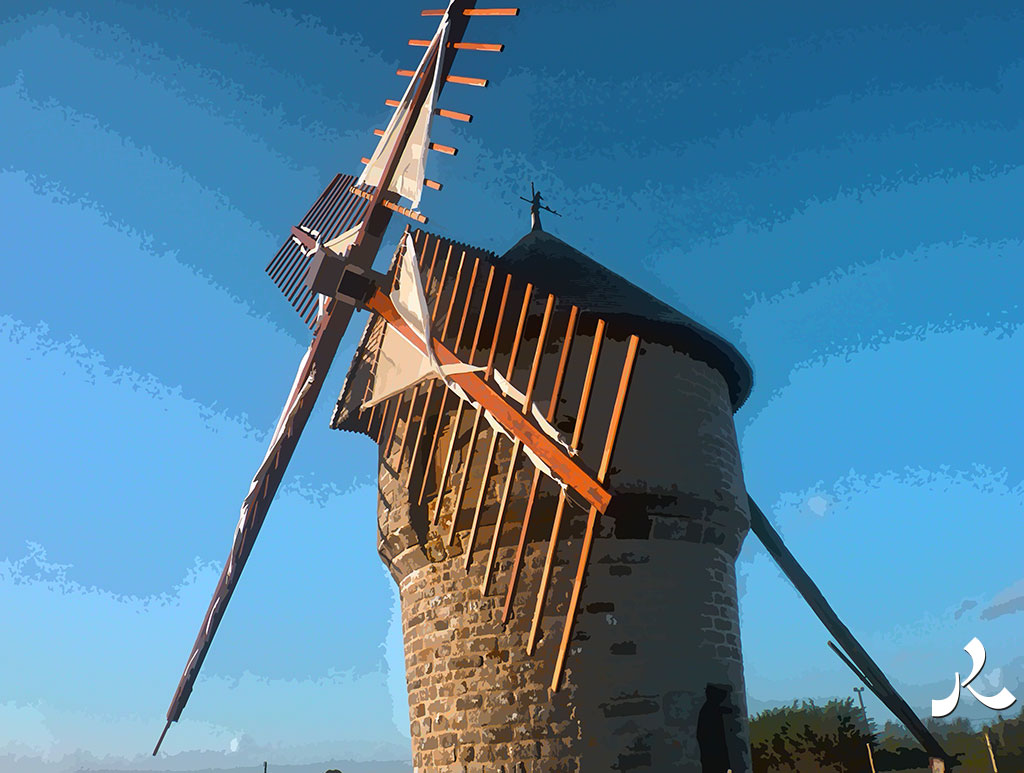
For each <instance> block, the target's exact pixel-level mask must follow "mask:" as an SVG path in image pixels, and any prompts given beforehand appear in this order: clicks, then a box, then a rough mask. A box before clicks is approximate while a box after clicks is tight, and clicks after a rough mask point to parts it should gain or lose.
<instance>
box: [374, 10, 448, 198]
mask: <svg viewBox="0 0 1024 773" xmlns="http://www.w3.org/2000/svg"><path fill="white" fill-rule="evenodd" d="M448 5H449V7H451V3H449V4H448ZM450 27H451V20H450V19H449V16H448V11H447V10H446V11H445V15H444V20H443V21H442V22H441V24H440V26H439V27H438V28H437V32H436V33H434V38H433V40H431V41H430V45H429V46H428V47H427V50H426V53H424V54H423V59H422V60H421V61H420V64H419V67H417V68H416V72H415V73H414V74H413V76H412V78H410V79H409V85H408V87H407V88H406V89H405V95H404V96H403V97H402V101H401V102H399V103H398V107H396V108H395V112H394V115H392V116H391V121H390V122H388V127H387V129H385V130H384V135H383V136H382V137H381V138H380V142H378V143H377V148H376V150H374V151H373V155H372V156H370V163H368V164H367V165H366V167H365V168H364V169H363V173H362V174H361V175H359V183H360V184H366V185H379V184H380V178H381V175H383V174H384V167H385V166H386V165H387V162H388V157H389V156H390V155H391V151H392V149H393V148H394V146H395V143H396V142H397V141H398V139H399V135H400V132H399V129H400V128H401V126H402V122H403V121H404V119H405V117H406V116H407V115H408V114H409V112H410V110H412V101H413V95H414V94H415V93H416V86H417V84H418V83H419V79H420V77H421V76H422V77H429V78H431V83H430V90H429V91H428V92H427V98H426V99H425V100H424V101H423V105H422V106H421V107H420V111H419V113H418V114H417V116H416V118H415V123H414V124H413V129H412V134H411V135H410V136H409V140H408V142H406V145H405V149H404V150H403V151H402V156H401V158H400V159H399V161H398V168H397V169H396V170H395V174H394V177H392V179H391V184H390V186H389V188H388V189H389V190H391V191H394V192H395V193H397V194H398V195H399V196H404V197H405V198H407V199H408V200H409V201H410V202H411V204H410V206H411V207H412V209H416V208H417V207H419V205H420V195H421V194H422V193H423V178H424V177H425V176H426V171H427V148H428V147H429V146H430V124H431V121H432V119H433V117H434V109H435V107H436V105H437V95H438V93H440V91H441V73H442V71H443V68H444V58H445V50H446V49H447V47H448V30H449V28H450ZM434 51H436V52H437V55H436V56H435V57H434V59H433V64H434V66H433V72H429V73H428V72H426V71H425V70H426V67H427V64H428V63H429V62H430V59H431V53H432V52H434Z"/></svg>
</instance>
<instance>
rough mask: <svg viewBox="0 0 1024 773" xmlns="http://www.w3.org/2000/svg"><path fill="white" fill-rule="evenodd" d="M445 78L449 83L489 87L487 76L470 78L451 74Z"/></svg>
mask: <svg viewBox="0 0 1024 773" xmlns="http://www.w3.org/2000/svg"><path fill="white" fill-rule="evenodd" d="M445 80H446V81H447V82H448V83H461V84H462V85H463V86H479V87H480V88H487V78H470V77H467V76H465V75H449V76H448V77H447V78H445Z"/></svg>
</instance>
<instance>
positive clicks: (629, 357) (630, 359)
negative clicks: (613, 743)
mask: <svg viewBox="0 0 1024 773" xmlns="http://www.w3.org/2000/svg"><path fill="white" fill-rule="evenodd" d="M639 346H640V338H639V337H637V336H635V335H634V336H630V338H629V348H628V349H627V350H626V364H625V365H623V366H622V377H621V378H620V379H619V391H618V394H616V395H615V406H614V407H613V408H612V418H611V421H610V422H609V423H608V434H607V435H606V436H605V441H604V455H603V456H602V458H601V469H600V470H598V473H597V479H598V481H600V482H601V483H604V482H605V478H607V476H608V468H609V467H610V466H611V461H612V450H613V449H614V448H615V437H616V435H618V433H619V422H620V421H621V419H622V410H623V408H624V407H625V405H626V392H627V391H628V389H629V380H630V378H631V377H632V375H633V365H634V364H635V362H636V352H637V349H638V348H639ZM597 516H598V512H597V508H596V507H594V506H591V508H590V513H589V514H588V515H587V530H586V531H585V532H584V534H583V548H582V550H581V551H580V562H579V565H578V566H577V567H576V579H575V580H573V584H572V596H571V597H570V598H569V611H568V612H566V613H565V626H564V627H563V628H562V643H561V644H560V645H559V647H558V656H557V657H556V658H555V673H554V674H553V675H552V676H551V691H552V692H555V691H556V690H558V686H559V683H560V682H561V681H562V671H563V670H564V669H565V658H566V656H567V655H568V654H569V642H570V640H571V639H572V629H573V626H574V625H575V623H576V610H577V609H578V608H579V603H580V594H581V593H583V580H584V578H585V577H586V573H587V563H588V562H589V560H590V548H591V546H592V545H593V542H594V531H595V529H596V527H597Z"/></svg>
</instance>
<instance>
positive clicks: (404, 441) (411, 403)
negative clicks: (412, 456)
mask: <svg viewBox="0 0 1024 773" xmlns="http://www.w3.org/2000/svg"><path fill="white" fill-rule="evenodd" d="M427 241H428V240H427V239H424V241H423V249H422V250H421V253H422V254H423V259H424V260H426V256H427V252H428V250H429V248H428V247H427ZM440 247H441V240H440V239H439V238H438V237H436V236H435V237H434V254H433V257H431V259H430V268H429V269H428V270H427V281H426V283H425V284H424V285H423V288H424V292H428V293H429V292H430V282H431V280H432V279H433V278H434V266H435V265H437V253H438V250H439V249H440ZM431 319H433V317H431ZM419 393H420V384H417V385H416V386H415V387H413V390H412V399H411V400H410V401H409V418H408V419H407V420H406V431H405V434H404V435H403V436H402V444H401V445H400V446H399V448H398V462H397V463H396V465H395V469H396V470H401V469H402V458H403V457H404V456H405V447H406V444H407V443H408V441H409V430H410V429H411V428H412V424H411V422H412V416H413V413H412V411H413V407H414V406H415V405H416V398H417V397H418V396H419ZM423 419H424V417H423V416H422V415H421V416H420V424H421V425H422V423H423Z"/></svg>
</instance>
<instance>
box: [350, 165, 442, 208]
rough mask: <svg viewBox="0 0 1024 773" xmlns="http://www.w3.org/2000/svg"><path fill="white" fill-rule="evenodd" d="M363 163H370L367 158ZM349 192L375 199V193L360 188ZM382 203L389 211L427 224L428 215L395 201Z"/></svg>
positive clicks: (387, 200)
mask: <svg viewBox="0 0 1024 773" xmlns="http://www.w3.org/2000/svg"><path fill="white" fill-rule="evenodd" d="M362 161H363V163H364V164H368V163H370V161H369V159H366V158H364V159H362ZM349 190H350V191H351V192H352V193H354V194H356V195H357V196H362V197H363V198H364V199H369V198H372V197H373V193H372V192H371V191H364V190H361V189H359V188H356V187H355V186H354V185H353V186H352V187H351V188H350V189H349ZM380 203H381V204H382V205H383V206H385V207H387V208H388V209H390V210H391V211H392V212H397V213H398V214H400V215H405V216H406V217H407V218H410V219H411V220H415V221H416V222H417V223H426V222H427V216H426V215H424V214H422V213H420V212H414V211H413V210H411V209H407V208H405V207H403V206H401V205H399V204H396V203H395V202H393V201H391V200H389V199H381V200H380Z"/></svg>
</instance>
